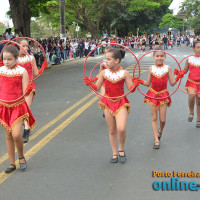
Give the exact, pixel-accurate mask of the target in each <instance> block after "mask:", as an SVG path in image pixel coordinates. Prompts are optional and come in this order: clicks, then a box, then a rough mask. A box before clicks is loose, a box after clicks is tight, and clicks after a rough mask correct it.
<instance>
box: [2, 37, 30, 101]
mask: <svg viewBox="0 0 200 200" xmlns="http://www.w3.org/2000/svg"><path fill="white" fill-rule="evenodd" d="M5 42H9V44H10V43H12V44H15V45H18V46H19V47H20V48H22V49H23V50H24V51H25V52H26V54H27V55H28V56H29V58H30V55H29V54H28V52H27V51H26V50H25V49H24V48H23V47H22V46H21V45H20V44H18V43H17V42H14V41H11V40H2V41H0V44H4V43H5ZM12 44H10V45H12ZM7 45H8V44H6V45H5V46H4V47H3V49H2V51H1V54H0V58H2V54H3V51H4V48H5V47H6V46H7ZM30 59H31V58H30ZM30 83H32V80H31V81H30ZM24 96H25V94H23V95H22V96H21V97H19V98H17V99H15V100H3V99H0V101H3V102H7V103H11V102H16V101H18V100H20V99H22V98H23V97H24Z"/></svg>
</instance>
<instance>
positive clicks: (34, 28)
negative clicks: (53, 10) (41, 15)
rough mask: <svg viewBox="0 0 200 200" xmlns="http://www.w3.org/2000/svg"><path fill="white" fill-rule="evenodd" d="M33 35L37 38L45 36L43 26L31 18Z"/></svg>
mask: <svg viewBox="0 0 200 200" xmlns="http://www.w3.org/2000/svg"><path fill="white" fill-rule="evenodd" d="M31 37H34V38H37V39H39V38H42V37H43V30H42V28H41V27H40V26H39V25H38V22H37V21H33V20H31Z"/></svg>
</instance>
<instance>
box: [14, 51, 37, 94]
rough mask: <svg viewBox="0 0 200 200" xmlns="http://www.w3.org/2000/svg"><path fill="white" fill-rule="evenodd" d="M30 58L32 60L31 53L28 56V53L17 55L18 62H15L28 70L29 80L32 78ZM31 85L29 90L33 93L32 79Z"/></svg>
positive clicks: (34, 91) (34, 89)
mask: <svg viewBox="0 0 200 200" xmlns="http://www.w3.org/2000/svg"><path fill="white" fill-rule="evenodd" d="M30 58H31V61H32V59H33V56H32V55H30V57H29V56H28V55H20V56H19V57H18V63H17V64H18V65H20V66H22V67H24V68H25V69H26V71H27V72H28V75H29V81H31V80H33V66H32V64H31V61H30ZM32 87H33V90H32V91H31V93H33V94H34V95H35V94H36V87H35V82H34V81H32ZM31 93H30V94H31Z"/></svg>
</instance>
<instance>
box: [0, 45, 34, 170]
mask: <svg viewBox="0 0 200 200" xmlns="http://www.w3.org/2000/svg"><path fill="white" fill-rule="evenodd" d="M18 55H19V51H18V49H17V47H15V46H13V45H8V46H7V47H6V48H5V49H4V51H3V63H4V66H2V67H0V83H1V84H0V111H1V112H0V122H1V125H2V126H3V128H4V130H5V133H6V145H7V150H8V155H9V160H10V166H9V167H8V168H7V169H6V170H5V172H6V173H11V172H13V171H14V170H15V169H16V165H15V145H16V147H17V151H18V157H19V164H20V169H21V170H24V169H26V167H27V164H26V160H25V158H24V154H23V140H22V135H21V130H22V124H23V121H24V120H26V121H27V123H28V125H29V127H30V128H31V129H32V128H33V127H34V125H35V119H34V117H33V115H32V113H31V111H30V109H29V107H28V105H27V103H26V101H25V98H24V96H23V94H24V93H26V94H28V93H29V92H30V90H29V89H30V85H28V82H29V77H28V73H27V71H26V70H25V69H24V68H23V67H21V66H19V65H18V64H17V58H18ZM27 85H28V87H27ZM25 89H26V91H25ZM8 101H10V102H8Z"/></svg>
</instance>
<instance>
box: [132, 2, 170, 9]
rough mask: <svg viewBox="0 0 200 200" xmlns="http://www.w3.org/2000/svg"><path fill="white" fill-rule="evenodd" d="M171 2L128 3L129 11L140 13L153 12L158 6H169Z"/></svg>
mask: <svg viewBox="0 0 200 200" xmlns="http://www.w3.org/2000/svg"><path fill="white" fill-rule="evenodd" d="M171 2H172V1H171V0H141V1H139V0H130V1H128V3H129V4H130V7H129V10H130V11H142V10H155V9H158V8H159V7H160V6H166V5H167V6H169V5H170V4H171Z"/></svg>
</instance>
